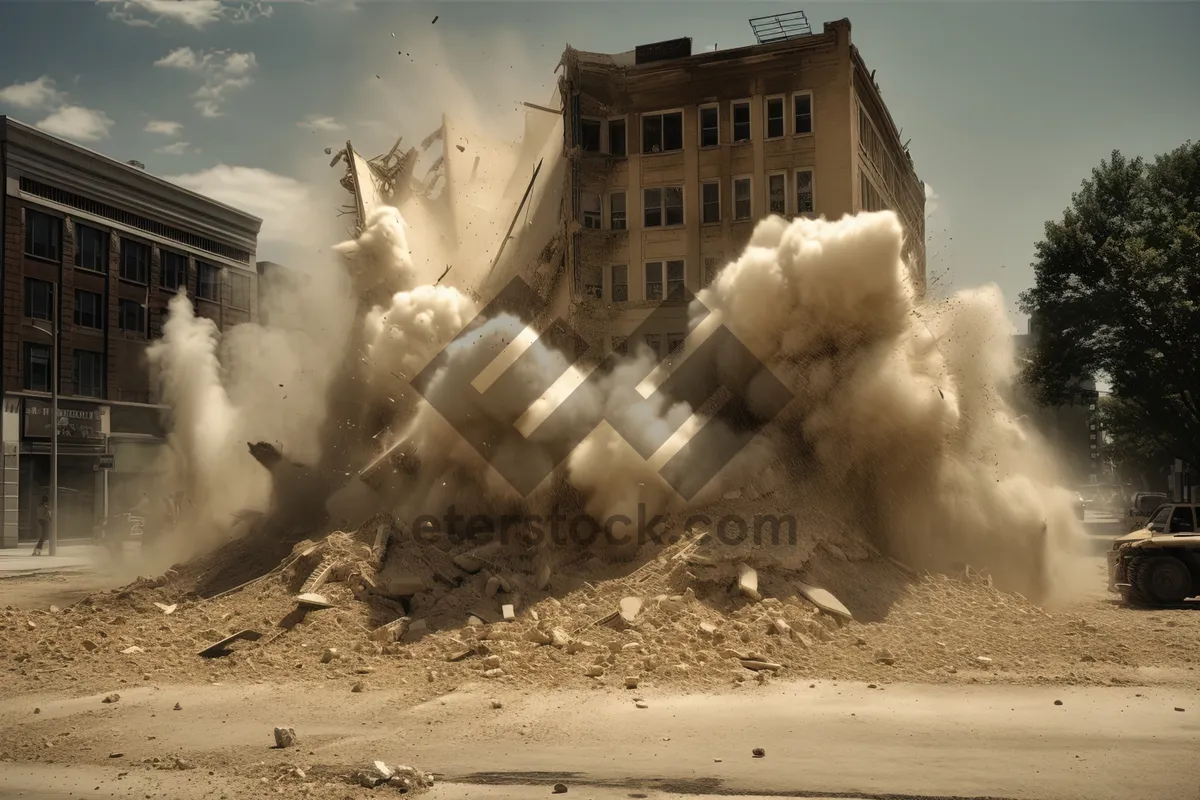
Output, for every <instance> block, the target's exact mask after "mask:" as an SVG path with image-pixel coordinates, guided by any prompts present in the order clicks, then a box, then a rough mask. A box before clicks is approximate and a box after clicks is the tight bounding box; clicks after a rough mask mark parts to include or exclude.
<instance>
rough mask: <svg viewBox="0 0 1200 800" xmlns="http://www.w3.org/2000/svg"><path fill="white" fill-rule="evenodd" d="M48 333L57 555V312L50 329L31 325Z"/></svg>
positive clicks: (52, 502)
mask: <svg viewBox="0 0 1200 800" xmlns="http://www.w3.org/2000/svg"><path fill="white" fill-rule="evenodd" d="M30 327H32V328H33V329H34V330H36V331H41V332H42V333H45V334H49V335H50V555H52V556H54V555H58V314H55V315H54V321H53V323H52V324H51V326H50V327H51V329H50V330H46V329H45V328H43V327H40V326H38V325H31V326H30Z"/></svg>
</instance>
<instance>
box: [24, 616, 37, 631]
mask: <svg viewBox="0 0 1200 800" xmlns="http://www.w3.org/2000/svg"><path fill="white" fill-rule="evenodd" d="M25 627H27V628H29V630H31V631H32V630H36V629H37V623H36V622H34V621H33V620H31V619H27V620H25Z"/></svg>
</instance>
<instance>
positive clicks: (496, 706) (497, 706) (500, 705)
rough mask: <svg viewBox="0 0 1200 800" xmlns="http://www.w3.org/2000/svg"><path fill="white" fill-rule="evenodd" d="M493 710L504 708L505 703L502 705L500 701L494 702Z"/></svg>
mask: <svg viewBox="0 0 1200 800" xmlns="http://www.w3.org/2000/svg"><path fill="white" fill-rule="evenodd" d="M492 708H495V709H499V708H504V703H501V702H500V701H499V700H493V701H492Z"/></svg>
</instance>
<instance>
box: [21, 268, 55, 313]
mask: <svg viewBox="0 0 1200 800" xmlns="http://www.w3.org/2000/svg"><path fill="white" fill-rule="evenodd" d="M25 316H27V317H32V318H33V319H45V320H53V319H54V284H53V283H51V282H50V281H39V280H38V279H37V278H26V279H25Z"/></svg>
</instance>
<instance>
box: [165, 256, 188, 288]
mask: <svg viewBox="0 0 1200 800" xmlns="http://www.w3.org/2000/svg"><path fill="white" fill-rule="evenodd" d="M161 253H162V285H163V288H164V289H178V288H179V287H180V286H182V287H184V288H186V287H187V285H188V257H187V256H185V255H183V254H182V253H172V252H171V251H170V250H162V251H161Z"/></svg>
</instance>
